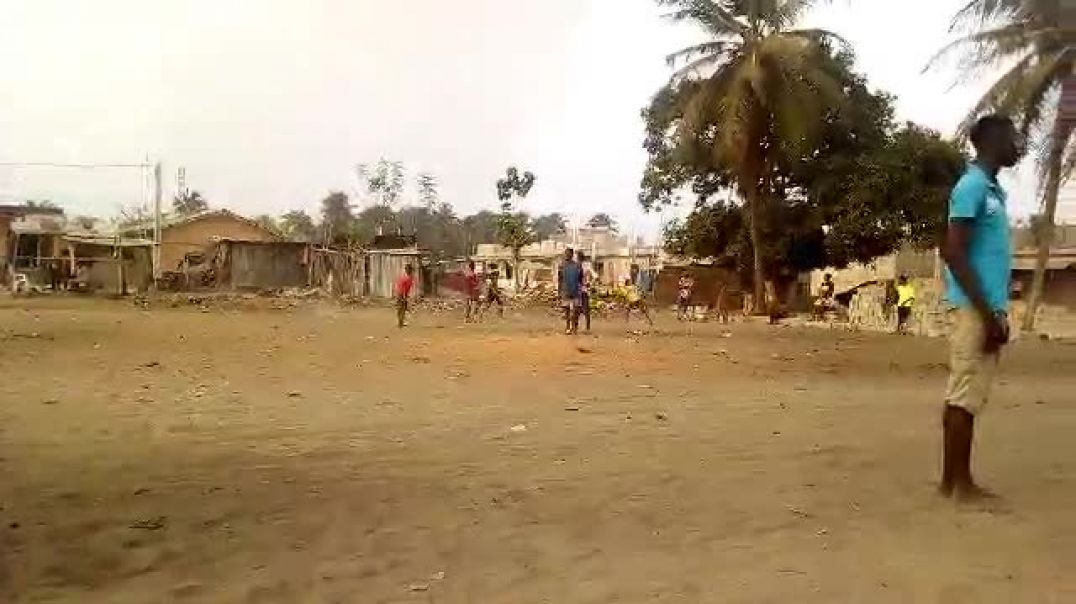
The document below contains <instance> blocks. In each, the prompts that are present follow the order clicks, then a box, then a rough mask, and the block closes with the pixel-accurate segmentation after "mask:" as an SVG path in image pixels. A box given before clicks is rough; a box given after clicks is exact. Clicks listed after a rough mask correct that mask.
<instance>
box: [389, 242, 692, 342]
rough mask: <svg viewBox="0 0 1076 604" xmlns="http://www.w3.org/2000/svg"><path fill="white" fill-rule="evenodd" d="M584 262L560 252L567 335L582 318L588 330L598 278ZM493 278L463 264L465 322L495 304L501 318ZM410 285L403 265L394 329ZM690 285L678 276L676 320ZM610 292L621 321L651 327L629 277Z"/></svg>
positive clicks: (401, 320) (410, 271) (402, 318)
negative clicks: (636, 318) (634, 319)
mask: <svg viewBox="0 0 1076 604" xmlns="http://www.w3.org/2000/svg"><path fill="white" fill-rule="evenodd" d="M586 260H587V259H586V255H585V254H584V253H583V252H582V251H579V252H576V251H575V250H573V249H572V248H568V249H566V250H565V251H564V260H563V261H562V262H561V264H560V267H559V270H558V275H559V277H558V295H559V298H560V306H561V309H562V310H563V313H564V332H565V333H566V334H569V335H572V334H576V333H578V332H579V322H580V319H583V327H584V329H585V330H586V331H590V325H591V312H590V311H591V294H592V293H594V288H595V287H596V286H597V284H598V278H597V275H596V274H595V273H594V270H593V269H592V268H591V267H590V266H589V264H588V263H587V262H586ZM497 277H498V275H497V272H496V271H489V272H487V273H486V274H485V279H483V278H482V277H481V276H479V274H478V272H477V270H476V269H475V263H474V261H473V260H472V261H469V262H468V263H467V270H466V272H465V273H464V293H465V295H466V297H467V300H466V307H465V313H464V321H465V322H467V323H471V322H474V321H478V320H479V319H480V318H481V317H482V315H483V314H485V312H486V311H487V310H489V309H490V308H491V307H492V306H493V305H494V304H496V305H497V313H498V315H499V316H502V317H503V316H504V297H503V295H502V294H501V290H500V287H499V285H498V284H497V280H498V279H497ZM414 285H415V278H414V267H413V266H412V265H410V264H408V265H406V266H404V273H403V274H402V275H400V277H399V278H398V279H397V280H396V283H395V286H394V287H393V293H394V295H395V298H396V324H397V326H398V327H401V328H402V327H404V326H405V325H406V318H407V312H408V309H409V307H410V306H409V304H410V303H409V300H410V298H411V290H412V289H413V288H414ZM693 286H694V283H693V282H692V281H691V280H690V277H687V276H686V275H685V276H684V277H681V279H680V283H679V300H678V305H677V306H678V308H679V312H678V316H679V317H680V318H683V317H684V316H685V314H686V309H687V308H688V303H689V301H690V298H691V289H692V288H693ZM614 293H615V295H616V297H617V298H618V299H619V300H620V302H621V303H622V304H623V308H624V321H625V322H626V321H629V320H630V319H631V313H632V312H633V311H634V312H637V313H639V314H641V315H642V316H643V318H644V319H646V322H647V323H649V324H650V325H653V324H654V320H653V318H651V316H650V309H649V308H648V307H647V304H646V300H645V299H644V297H643V294H642V292H641V291H640V290H639V286H638V285H637V284H636V283H635V280H634V278H633V277H626V278H625V279H624V282H623V283H622V284H620V285H618V286H617V287H616V289H615V290H614Z"/></svg>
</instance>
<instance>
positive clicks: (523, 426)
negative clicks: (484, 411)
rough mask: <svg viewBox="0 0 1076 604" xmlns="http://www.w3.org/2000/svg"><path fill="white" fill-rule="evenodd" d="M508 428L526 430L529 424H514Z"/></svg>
mask: <svg viewBox="0 0 1076 604" xmlns="http://www.w3.org/2000/svg"><path fill="white" fill-rule="evenodd" d="M508 430H509V431H510V432H526V431H527V426H526V424H516V425H514V426H512V427H511V428H509V429H508Z"/></svg>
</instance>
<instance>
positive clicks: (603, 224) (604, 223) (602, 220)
mask: <svg viewBox="0 0 1076 604" xmlns="http://www.w3.org/2000/svg"><path fill="white" fill-rule="evenodd" d="M587 226H588V227H590V228H592V229H594V228H606V229H609V230H610V231H612V232H614V233H616V232H618V230H619V227H617V224H616V220H613V217H612V216H610V215H608V214H606V213H605V212H599V213H597V214H595V215H593V216H591V217H590V220H588V221H587Z"/></svg>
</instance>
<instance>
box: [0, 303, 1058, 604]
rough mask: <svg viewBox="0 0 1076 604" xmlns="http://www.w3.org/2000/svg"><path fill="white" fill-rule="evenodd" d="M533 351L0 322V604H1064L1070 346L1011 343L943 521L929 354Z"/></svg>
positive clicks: (187, 314)
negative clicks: (972, 470)
mask: <svg viewBox="0 0 1076 604" xmlns="http://www.w3.org/2000/svg"><path fill="white" fill-rule="evenodd" d="M556 327H557V326H556V325H555V324H553V323H552V322H551V321H549V320H547V319H545V318H543V317H541V316H539V315H537V314H535V315H534V316H526V317H520V316H513V317H510V318H508V319H506V320H505V321H503V322H490V323H487V324H485V325H480V326H467V327H466V328H463V327H462V326H460V324H459V317H458V316H456V315H450V314H441V315H431V314H427V315H419V316H417V317H415V320H414V325H413V326H411V327H409V328H408V329H406V330H404V331H403V332H398V331H397V330H396V329H394V328H393V327H392V316H391V311H389V310H383V309H363V310H348V309H341V308H335V307H328V306H305V305H304V306H302V307H300V308H298V309H295V310H293V311H291V312H283V311H275V312H273V311H247V312H238V311H226V310H213V311H210V312H197V311H195V310H188V309H179V310H153V311H149V312H146V311H140V310H136V309H134V308H132V307H131V306H130V305H129V304H124V303H118V302H111V303H108V302H94V301H85V300H71V299H56V300H31V301H23V300H20V301H10V300H9V301H4V302H2V303H0V346H2V348H0V377H2V381H0V401H2V403H0V521H2V523H0V599H2V600H6V601H18V602H51V601H59V602H110V603H111V602H136V603H142V602H161V601H192V602H481V603H501V602H505V603H517V602H520V603H525V602H554V603H560V602H571V603H591V602H594V603H597V602H789V601H808V602H836V601H847V602H937V601H945V602H1071V601H1076V514H1073V509H1076V456H1074V455H1073V453H1074V452H1076V442H1074V437H1073V435H1074V434H1076V396H1074V395H1073V392H1074V391H1076V390H1074V387H1076V372H1074V371H1073V368H1074V367H1076V346H1072V345H1066V344H1063V343H1047V342H1038V341H1027V342H1021V343H1019V344H1018V345H1017V346H1015V347H1014V349H1013V350H1012V352H1011V353H1010V355H1009V357H1008V358H1007V359H1006V362H1005V372H1004V377H1003V380H1004V381H1003V382H1002V384H1001V385H1000V386H999V388H998V389H997V391H996V396H995V398H994V401H993V403H992V406H991V407H990V409H989V411H988V413H987V414H986V415H985V416H984V417H983V419H982V421H981V428H980V434H979V447H978V450H977V455H978V457H977V467H978V469H979V474H980V478H981V479H982V480H983V481H984V482H986V483H987V484H989V485H990V486H991V487H993V488H994V489H995V490H997V491H999V492H1000V493H1001V494H1002V495H1003V496H1004V499H1003V500H1002V501H1001V502H999V503H996V504H992V505H991V506H990V507H985V508H966V507H957V506H955V505H954V504H953V503H952V502H950V501H948V500H942V499H940V498H938V497H937V496H936V495H935V494H934V491H933V485H932V481H933V479H934V477H935V471H936V467H937V457H938V445H937V440H938V411H939V405H940V403H939V399H940V395H941V392H942V389H943V384H944V379H945V365H944V356H945V354H944V342H942V341H940V340H931V339H921V338H910V337H908V338H898V337H893V336H884V335H865V334H863V335H860V334H849V333H846V332H840V331H831V330H819V329H798V328H768V327H765V326H761V325H750V324H741V325H736V326H733V327H731V328H728V329H726V328H722V327H720V326H717V325H709V324H693V325H683V324H678V323H676V322H675V321H672V320H670V319H668V318H663V319H662V320H660V321H659V327H658V329H657V330H656V331H655V332H654V333H648V334H632V333H630V332H629V331H627V330H626V328H625V327H624V325H623V323H622V322H620V321H606V322H603V323H601V324H600V325H599V327H598V330H597V334H596V336H594V337H589V338H583V337H581V338H577V339H572V338H567V337H565V336H563V335H559V334H557V333H556ZM726 333H727V334H728V335H726ZM520 426H522V428H520ZM513 427H515V428H513Z"/></svg>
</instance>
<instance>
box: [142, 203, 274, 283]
mask: <svg viewBox="0 0 1076 604" xmlns="http://www.w3.org/2000/svg"><path fill="white" fill-rule="evenodd" d="M214 238H227V239H242V240H246V241H275V240H276V237H275V236H274V235H273V233H270V232H269V231H267V230H265V229H263V228H262V227H260V226H258V225H256V224H253V223H251V222H247V221H245V220H243V219H241V218H237V217H235V216H229V215H227V214H209V215H206V216H204V217H201V218H196V219H193V220H191V221H190V222H185V223H181V224H176V225H173V226H170V227H167V228H165V229H163V230H162V231H161V270H165V271H174V270H176V269H177V268H178V267H179V264H180V262H181V261H182V260H183V257H184V255H186V254H188V253H190V252H200V251H203V250H205V249H206V248H207V247H209V246H210V245H212V244H213V243H214Z"/></svg>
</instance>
